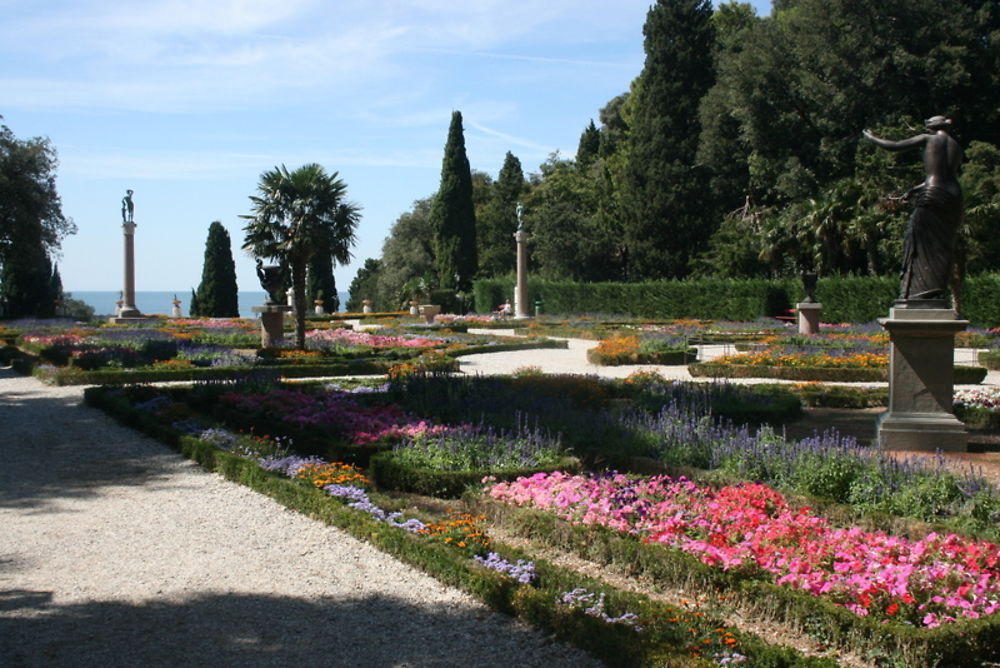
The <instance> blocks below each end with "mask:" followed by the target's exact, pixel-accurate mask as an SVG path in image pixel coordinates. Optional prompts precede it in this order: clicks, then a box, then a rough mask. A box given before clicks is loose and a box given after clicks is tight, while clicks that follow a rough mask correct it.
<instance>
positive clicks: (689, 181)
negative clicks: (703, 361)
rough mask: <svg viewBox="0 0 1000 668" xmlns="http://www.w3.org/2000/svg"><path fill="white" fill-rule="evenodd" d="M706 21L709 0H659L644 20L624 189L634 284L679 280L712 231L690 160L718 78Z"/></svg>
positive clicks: (702, 178)
mask: <svg viewBox="0 0 1000 668" xmlns="http://www.w3.org/2000/svg"><path fill="white" fill-rule="evenodd" d="M711 18H712V4H711V2H709V0H657V2H656V4H655V5H654V6H652V7H651V8H650V10H649V13H648V14H647V16H646V24H645V26H644V27H643V35H644V36H645V41H644V48H645V51H646V62H645V65H644V66H643V70H642V73H641V74H640V75H639V78H638V79H637V81H636V82H635V84H634V86H633V94H632V96H631V100H630V102H629V103H630V105H631V124H630V134H629V139H628V147H627V150H628V158H627V159H628V164H627V165H626V167H625V173H624V183H623V189H622V190H623V192H622V195H623V198H622V204H623V207H624V212H623V213H624V214H625V220H624V223H625V225H624V228H625V229H624V231H623V236H624V241H625V246H626V251H627V254H628V255H627V259H626V266H627V270H628V272H629V278H630V279H631V280H641V279H650V278H661V277H670V278H677V277H681V276H684V275H685V274H686V273H687V272H688V260H689V259H690V257H691V256H692V255H693V254H694V253H695V252H696V251H697V250H698V249H699V247H700V246H701V245H702V244H703V243H704V241H705V240H706V239H707V238H708V235H709V234H710V233H711V231H712V225H713V222H712V220H711V211H710V208H709V207H708V206H706V202H707V200H708V193H707V178H706V176H707V175H706V174H705V171H704V170H703V169H702V168H700V167H697V166H696V158H695V156H696V152H697V147H698V136H699V133H700V126H699V121H698V106H699V103H700V101H701V99H702V97H703V96H704V95H705V93H706V92H707V91H708V89H709V88H710V87H711V86H712V84H713V82H714V76H715V75H714V62H713V58H714V57H713V49H714V32H713V26H712V23H711Z"/></svg>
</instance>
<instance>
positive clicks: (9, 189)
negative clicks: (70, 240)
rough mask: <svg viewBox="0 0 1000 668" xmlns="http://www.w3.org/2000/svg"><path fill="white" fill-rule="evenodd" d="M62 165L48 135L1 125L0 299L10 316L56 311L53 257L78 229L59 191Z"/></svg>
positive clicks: (34, 314) (47, 313) (50, 313)
mask: <svg viewBox="0 0 1000 668" xmlns="http://www.w3.org/2000/svg"><path fill="white" fill-rule="evenodd" d="M0 118H2V116H0ZM57 166H58V159H57V157H56V151H55V149H54V148H53V147H52V145H51V144H50V143H49V140H48V139H46V138H43V137H33V138H31V139H18V138H17V137H16V136H15V135H14V133H13V132H12V131H11V130H10V128H8V127H7V126H6V125H0V300H2V301H6V315H8V316H39V315H41V316H44V315H52V311H53V308H54V303H53V302H54V299H55V298H57V296H56V295H54V294H53V293H52V292H51V289H52V285H51V279H52V265H51V262H50V259H49V258H50V257H51V256H52V254H53V253H54V252H55V251H57V250H58V248H59V244H60V242H61V241H62V239H63V238H65V237H66V236H68V235H70V234H76V225H74V224H73V221H72V220H71V219H69V218H66V217H65V216H64V215H63V213H62V202H61V201H60V199H59V194H58V193H57V192H56V167H57Z"/></svg>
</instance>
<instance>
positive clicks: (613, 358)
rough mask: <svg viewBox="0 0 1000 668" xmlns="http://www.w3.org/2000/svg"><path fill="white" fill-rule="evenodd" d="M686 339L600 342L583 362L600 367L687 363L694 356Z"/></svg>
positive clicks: (644, 337)
mask: <svg viewBox="0 0 1000 668" xmlns="http://www.w3.org/2000/svg"><path fill="white" fill-rule="evenodd" d="M696 352H697V351H695V349H694V348H690V347H688V342H687V338H685V337H676V336H665V335H662V334H647V335H642V336H639V335H636V336H618V337H614V338H610V339H604V340H602V341H601V342H600V343H599V344H597V346H596V347H594V348H591V349H589V350H588V351H587V361H588V362H590V363H591V364H599V365H602V366H615V365H620V364H670V365H674V364H687V363H689V362H693V361H694V360H695V359H696V357H697V355H696Z"/></svg>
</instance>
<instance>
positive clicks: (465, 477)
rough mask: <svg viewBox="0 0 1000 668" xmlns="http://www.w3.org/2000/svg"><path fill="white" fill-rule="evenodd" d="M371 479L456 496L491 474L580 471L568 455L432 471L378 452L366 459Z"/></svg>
mask: <svg viewBox="0 0 1000 668" xmlns="http://www.w3.org/2000/svg"><path fill="white" fill-rule="evenodd" d="M368 466H369V468H370V471H369V473H370V474H371V477H372V480H374V481H375V483H376V484H378V486H379V487H382V488H385V489H393V490H397V491H400V492H412V493H414V494H423V495H424V496H434V497H437V498H440V499H457V498H458V497H460V496H462V494H463V493H464V492H465V491H466V490H467V489H468V488H469V486H470V485H478V484H480V483H481V482H482V480H483V478H484V477H486V476H492V477H494V478H496V479H497V480H498V481H502V482H507V481H510V480H516V479H517V478H519V477H521V476H525V477H528V476H532V475H534V474H536V473H551V472H553V471H567V472H569V473H577V472H579V471H580V460H578V459H576V458H575V457H568V458H566V459H565V460H563V461H562V462H560V463H559V464H558V465H552V466H538V467H535V468H525V469H517V470H510V471H432V470H429V469H418V468H413V467H412V466H406V465H405V464H401V463H400V462H398V461H396V458H395V457H394V456H393V453H392V452H391V451H390V452H380V453H378V454H376V455H374V456H373V457H372V458H371V459H370V460H369V462H368Z"/></svg>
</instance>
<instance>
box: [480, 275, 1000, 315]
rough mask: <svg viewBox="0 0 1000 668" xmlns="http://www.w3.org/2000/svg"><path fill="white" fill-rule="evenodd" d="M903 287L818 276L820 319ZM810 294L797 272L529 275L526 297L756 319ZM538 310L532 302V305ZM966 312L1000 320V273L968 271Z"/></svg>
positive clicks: (886, 280)
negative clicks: (635, 278) (580, 278)
mask: <svg viewBox="0 0 1000 668" xmlns="http://www.w3.org/2000/svg"><path fill="white" fill-rule="evenodd" d="M513 290H514V283H513V281H512V280H511V279H510V278H506V279H503V278H491V279H481V280H478V281H476V282H475V284H474V286H473V294H474V299H475V308H476V311H477V312H480V313H489V312H491V311H492V310H493V309H495V308H496V305H497V304H500V303H503V301H504V299H505V298H506V296H507V295H510V294H513ZM898 291H899V280H898V279H896V278H894V277H867V276H855V277H851V276H848V277H827V276H824V277H821V278H820V279H819V281H818V283H817V285H816V301H817V302H819V303H821V304H822V305H823V312H822V320H823V322H834V323H836V322H871V321H872V320H875V319H877V318H884V317H887V316H888V315H889V309H890V308H891V307H892V303H893V300H895V298H896V296H897V294H898ZM804 297H805V292H804V290H803V288H802V282H801V281H800V280H799V279H797V278H784V279H778V280H767V279H742V280H738V279H700V280H683V281H657V282H647V283H568V282H558V281H545V280H541V279H529V281H528V296H527V298H528V303H529V304H530V305H531V306H532V309H533V307H534V303H535V301H536V300H541V301H542V309H541V310H542V312H543V313H559V314H570V313H620V314H628V315H634V316H639V317H643V318H699V319H707V320H742V321H748V320H756V319H757V318H764V317H775V316H781V315H785V314H786V313H787V312H788V310H789V309H791V308H792V307H793V306H794V305H795V304H796V303H798V302H800V301H801V300H802V299H803V298H804ZM532 313H533V310H532ZM960 315H961V317H962V318H964V319H967V320H969V321H970V322H971V323H972V325H973V326H975V327H1000V274H982V275H979V276H972V277H968V278H966V279H965V283H964V284H963V287H962V303H961V314H960Z"/></svg>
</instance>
